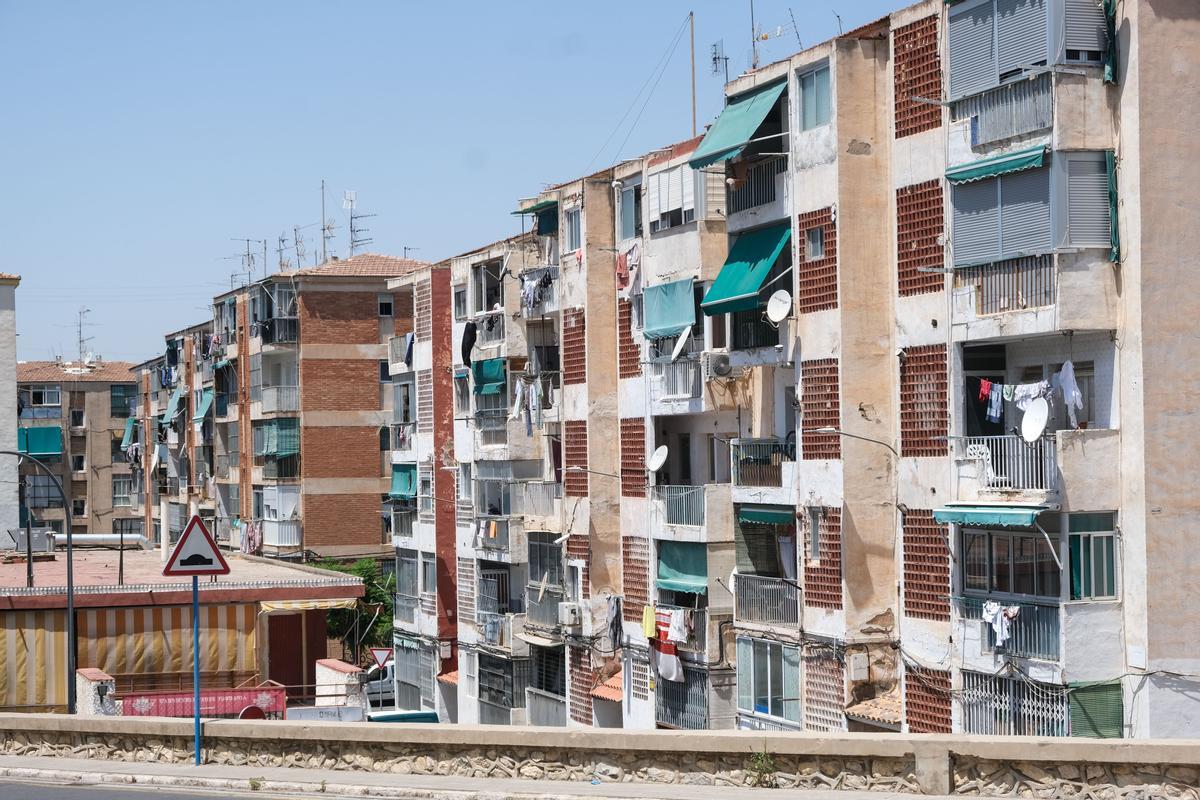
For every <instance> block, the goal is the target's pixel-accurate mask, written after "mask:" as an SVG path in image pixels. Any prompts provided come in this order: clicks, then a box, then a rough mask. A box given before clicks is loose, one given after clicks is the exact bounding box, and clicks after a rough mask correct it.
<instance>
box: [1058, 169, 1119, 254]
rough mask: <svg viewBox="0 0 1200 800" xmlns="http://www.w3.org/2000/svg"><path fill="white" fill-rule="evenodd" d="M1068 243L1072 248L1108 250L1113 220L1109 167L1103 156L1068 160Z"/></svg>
mask: <svg viewBox="0 0 1200 800" xmlns="http://www.w3.org/2000/svg"><path fill="white" fill-rule="evenodd" d="M1067 205H1068V210H1067V241H1068V244H1070V246H1071V247H1108V246H1109V244H1110V242H1111V233H1112V230H1111V220H1110V208H1109V198H1108V168H1107V167H1106V165H1105V163H1104V154H1103V153H1081V154H1077V155H1071V156H1069V157H1068V160H1067Z"/></svg>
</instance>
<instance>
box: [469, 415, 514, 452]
mask: <svg viewBox="0 0 1200 800" xmlns="http://www.w3.org/2000/svg"><path fill="white" fill-rule="evenodd" d="M475 427H476V428H477V429H478V430H479V443H480V444H481V445H489V444H507V443H508V412H506V411H505V410H503V409H481V410H479V411H476V412H475Z"/></svg>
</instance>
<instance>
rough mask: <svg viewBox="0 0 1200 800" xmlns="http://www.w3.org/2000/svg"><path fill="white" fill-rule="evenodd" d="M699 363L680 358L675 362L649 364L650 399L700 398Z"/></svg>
mask: <svg viewBox="0 0 1200 800" xmlns="http://www.w3.org/2000/svg"><path fill="white" fill-rule="evenodd" d="M700 388H701V381H700V361H699V360H698V359H696V358H681V359H679V360H677V361H652V362H651V363H650V397H651V399H653V400H690V399H692V398H695V397H700Z"/></svg>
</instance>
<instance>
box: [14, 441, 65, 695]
mask: <svg viewBox="0 0 1200 800" xmlns="http://www.w3.org/2000/svg"><path fill="white" fill-rule="evenodd" d="M0 455H3V456H16V457H17V465H18V468H19V467H20V463H21V462H22V461H28V462H29V463H30V464H33V465H34V466H35V467H37V468H38V469H40V470H41V471H42V472H44V473H46V474H47V475H48V476H50V480H51V481H53V482H54V488H55V489H57V490H58V496H59V497H61V498H62V501H63V515H64V516H65V517H66V526H67V713H68V714H74V713H75V548H74V545H73V542H72V537H71V501H70V500H69V499H67V493H66V492H64V491H63V487H62V481H60V480H59V479H58V477H57V476H56V475H55V474H54V473H53V472H51V471H50V468H49V467H47V466H46V465H45V463H43V462H42V461H39V460H38V459H36V458H34V457H33V456H31V455H29V454H28V453H20V452H17V451H16V450H0Z"/></svg>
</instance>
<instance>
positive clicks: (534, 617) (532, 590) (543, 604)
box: [525, 583, 567, 629]
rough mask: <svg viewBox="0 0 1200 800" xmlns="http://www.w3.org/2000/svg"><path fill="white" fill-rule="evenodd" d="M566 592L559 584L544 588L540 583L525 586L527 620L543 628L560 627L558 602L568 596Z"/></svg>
mask: <svg viewBox="0 0 1200 800" xmlns="http://www.w3.org/2000/svg"><path fill="white" fill-rule="evenodd" d="M566 596H567V595H566V592H565V591H564V590H563V589H562V587H559V586H547V587H546V588H545V589H544V590H543V589H542V586H541V584H540V583H533V584H530V585H529V586H526V587H525V609H526V612H525V621H526V623H528V624H530V625H537V626H538V627H541V628H551V629H557V628H558V604H559V603H561V602H563V600H564V599H565V598H566Z"/></svg>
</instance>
